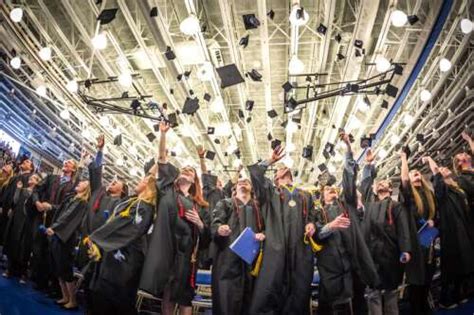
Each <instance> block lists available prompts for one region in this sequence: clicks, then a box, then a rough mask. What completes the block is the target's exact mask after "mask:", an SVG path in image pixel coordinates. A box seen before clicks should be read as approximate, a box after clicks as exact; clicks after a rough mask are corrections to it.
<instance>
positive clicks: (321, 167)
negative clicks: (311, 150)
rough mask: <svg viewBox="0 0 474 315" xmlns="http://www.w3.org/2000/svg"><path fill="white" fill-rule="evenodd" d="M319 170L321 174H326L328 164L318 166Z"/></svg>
mask: <svg viewBox="0 0 474 315" xmlns="http://www.w3.org/2000/svg"><path fill="white" fill-rule="evenodd" d="M318 168H319V170H320V171H321V172H324V171H327V169H328V167H327V166H326V164H324V163H322V164H319V165H318Z"/></svg>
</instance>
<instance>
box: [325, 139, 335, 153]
mask: <svg viewBox="0 0 474 315" xmlns="http://www.w3.org/2000/svg"><path fill="white" fill-rule="evenodd" d="M324 151H326V152H328V153H331V154H332V153H334V144H332V143H331V142H328V143H326V145H325V146H324Z"/></svg>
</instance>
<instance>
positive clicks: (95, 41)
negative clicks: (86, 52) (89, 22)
mask: <svg viewBox="0 0 474 315" xmlns="http://www.w3.org/2000/svg"><path fill="white" fill-rule="evenodd" d="M92 46H94V48H95V49H98V50H101V49H104V48H105V47H107V35H106V34H105V33H104V32H102V33H99V34H97V35H96V36H94V38H92Z"/></svg>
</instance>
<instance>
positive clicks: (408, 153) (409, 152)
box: [402, 145, 411, 159]
mask: <svg viewBox="0 0 474 315" xmlns="http://www.w3.org/2000/svg"><path fill="white" fill-rule="evenodd" d="M402 151H403V152H404V153H405V154H406V156H407V159H408V158H409V157H410V155H411V150H410V147H409V146H407V145H404V146H403V147H402Z"/></svg>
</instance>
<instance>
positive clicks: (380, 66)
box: [375, 56, 391, 72]
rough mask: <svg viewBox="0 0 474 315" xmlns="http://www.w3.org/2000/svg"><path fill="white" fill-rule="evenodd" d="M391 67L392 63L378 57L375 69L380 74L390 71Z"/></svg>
mask: <svg viewBox="0 0 474 315" xmlns="http://www.w3.org/2000/svg"><path fill="white" fill-rule="evenodd" d="M390 66H391V64H390V61H388V59H387V58H385V57H384V56H377V58H376V59H375V69H377V71H378V72H385V71H387V70H388V69H390Z"/></svg>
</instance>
